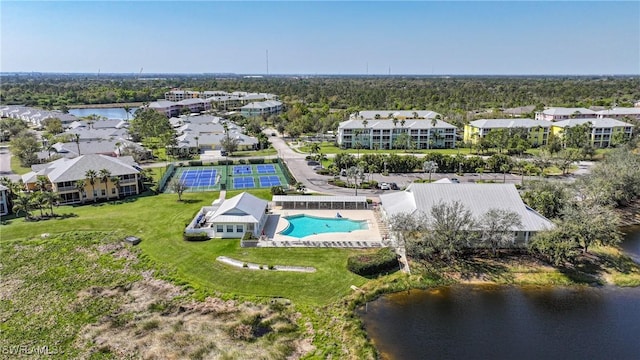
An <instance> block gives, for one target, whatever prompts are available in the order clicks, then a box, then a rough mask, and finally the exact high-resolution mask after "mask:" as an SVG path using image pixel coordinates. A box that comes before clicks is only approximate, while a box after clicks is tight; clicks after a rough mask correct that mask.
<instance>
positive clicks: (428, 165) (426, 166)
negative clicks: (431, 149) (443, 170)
mask: <svg viewBox="0 0 640 360" xmlns="http://www.w3.org/2000/svg"><path fill="white" fill-rule="evenodd" d="M422 169H423V170H424V172H428V173H429V182H431V174H433V172H434V171H436V169H438V163H436V162H435V161H425V162H424V163H422Z"/></svg>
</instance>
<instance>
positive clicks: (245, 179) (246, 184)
mask: <svg viewBox="0 0 640 360" xmlns="http://www.w3.org/2000/svg"><path fill="white" fill-rule="evenodd" d="M253 187H255V184H254V182H253V178H252V177H250V176H242V177H234V178H233V188H234V189H250V188H253Z"/></svg>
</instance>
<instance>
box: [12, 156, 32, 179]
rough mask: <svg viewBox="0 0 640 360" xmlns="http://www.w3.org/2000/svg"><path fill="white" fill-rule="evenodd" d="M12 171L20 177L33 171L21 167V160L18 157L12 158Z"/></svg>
mask: <svg viewBox="0 0 640 360" xmlns="http://www.w3.org/2000/svg"><path fill="white" fill-rule="evenodd" d="M11 171H13V172H14V173H16V174H18V175H23V174H26V173H28V172H29V171H31V168H29V167H23V166H22V165H20V159H19V158H18V157H17V156H11Z"/></svg>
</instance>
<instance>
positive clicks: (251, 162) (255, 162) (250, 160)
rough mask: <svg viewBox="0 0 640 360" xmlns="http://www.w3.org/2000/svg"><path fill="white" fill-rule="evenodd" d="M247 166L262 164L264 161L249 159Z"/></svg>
mask: <svg viewBox="0 0 640 360" xmlns="http://www.w3.org/2000/svg"><path fill="white" fill-rule="evenodd" d="M249 164H264V159H249Z"/></svg>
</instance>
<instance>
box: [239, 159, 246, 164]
mask: <svg viewBox="0 0 640 360" xmlns="http://www.w3.org/2000/svg"><path fill="white" fill-rule="evenodd" d="M238 163H239V164H241V165H244V164H246V163H247V160H245V159H240V160H238Z"/></svg>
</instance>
